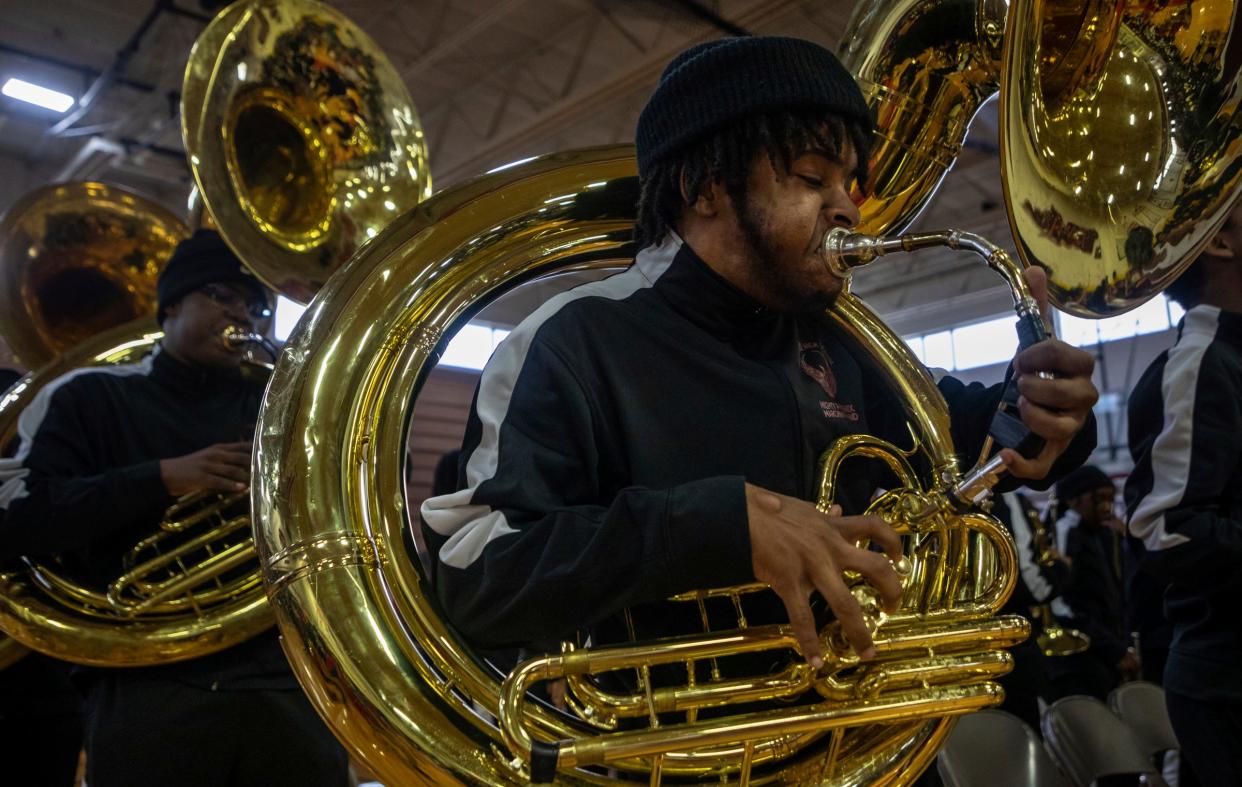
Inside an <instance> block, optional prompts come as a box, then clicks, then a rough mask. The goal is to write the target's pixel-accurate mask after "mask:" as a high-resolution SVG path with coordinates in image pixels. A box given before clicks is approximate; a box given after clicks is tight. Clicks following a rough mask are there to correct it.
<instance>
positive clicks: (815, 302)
mask: <svg viewBox="0 0 1242 787" xmlns="http://www.w3.org/2000/svg"><path fill="white" fill-rule="evenodd" d="M737 213H738V226H739V227H740V228H741V230H742V240H743V241H744V242H745V244H746V252H747V256H748V257H749V258H750V260H751V273H752V275H753V278H754V281H755V283H757V284H758V285H759V286H760V287H761V288H762V289H763V291H764V292H765V293H766V298H765V300H766V301H767V303H768V305H770V306H771V307H772V308H773V309H775V310H776V311H781V312H790V313H794V314H821V313H823V312H824V310H826V309H827V308H828V307H830V306H832V304H833V303H835V302H836V300H837V296H838V295H840V294H841V293H840V290H838V291H836V292H823V291H819V290H811V289H808V287H807V285H806V283H805V282H800V281H799V280H798V277H797V275H796V273H795V272H794V271H793V270H791V268H790V266H789V265H788V264H787V263H786V262H785V260H783V259H782V254H781V253H780V251H779V250H778V249H777V248H776V244H775V243H774V242H773V240H772V233H771V231H770V229H769V222H768V218H767V216H765V215H763V214H762V213H760V211H759V210H757V209H756V208H755V207H754V206H753V205H752V204H751V203H750V200H749V199H748V200H746V203H745V204H743V205H742V206H741V209H740V210H739V211H738V212H737Z"/></svg>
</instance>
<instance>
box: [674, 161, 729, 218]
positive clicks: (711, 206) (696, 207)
mask: <svg viewBox="0 0 1242 787" xmlns="http://www.w3.org/2000/svg"><path fill="white" fill-rule="evenodd" d="M723 193H724V192H723V190H722V189H721V188H720V183H718V182H717V181H715V180H709V181H708V182H706V183H704V184H702V186H700V188H699V193H698V195H697V196H695V197H694V198H693V199H691V196H690V184H689V183H687V182H686V173H685V172H684V171H683V172H682V174H681V198H682V200H683V201H685V202H686V204H687V206H688V207H689V208H690V210H692V211H694V213H695V214H696V215H697V216H699V217H701V218H711V217H713V216H715V215H716V214H717V213H719V212H720V196H721V194H723Z"/></svg>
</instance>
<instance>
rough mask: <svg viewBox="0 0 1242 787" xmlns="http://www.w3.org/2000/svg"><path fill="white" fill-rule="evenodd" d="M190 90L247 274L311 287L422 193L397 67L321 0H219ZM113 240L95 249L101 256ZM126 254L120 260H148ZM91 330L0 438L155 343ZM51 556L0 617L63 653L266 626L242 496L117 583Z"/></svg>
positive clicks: (214, 644) (21, 582) (190, 525)
mask: <svg viewBox="0 0 1242 787" xmlns="http://www.w3.org/2000/svg"><path fill="white" fill-rule="evenodd" d="M182 102H183V103H182V113H183V128H182V132H183V137H184V140H185V145H186V150H187V152H188V154H189V159H190V165H191V169H192V170H193V172H194V175H195V179H196V181H197V184H198V187H199V191H200V198H201V200H202V202H203V203H204V205H205V207H206V211H204V215H205V217H206V218H207V219H210V224H212V225H213V226H214V227H215V228H216V229H218V230H219V232H220V233H221V235H223V236H224V238H225V240H226V241H227V242H228V243H229V245H230V246H231V247H232V248H233V249H234V250H235V251H236V252H237V253H238V256H239V257H240V258H241V259H242V261H243V262H244V263H245V264H246V265H247V267H248V268H250V270H252V271H253V272H254V273H255V274H256V275H257V276H259V277H260V278H261V279H263V281H264V282H265V283H266V284H268V285H269V286H271V287H273V288H274V289H276V290H277V291H278V292H281V293H283V294H284V295H286V296H288V297H291V298H294V299H297V300H301V301H306V300H309V299H310V297H311V296H312V295H313V294H314V292H315V291H316V290H317V289H318V287H319V286H320V285H321V284H322V282H323V281H324V280H325V279H326V278H327V276H328V274H330V273H331V272H332V271H333V270H335V269H336V268H337V267H339V266H340V265H341V264H342V263H344V262H345V261H346V260H347V259H348V258H349V256H350V255H351V254H352V253H353V252H354V251H355V250H356V249H357V248H358V247H359V246H361V245H363V244H364V243H365V242H366V241H367V239H368V238H369V237H370V236H372V235H374V234H376V233H377V232H378V231H379V230H380V229H381V228H382V227H383V226H384V225H385V224H386V223H387V222H388V221H390V220H391V219H392V218H394V217H395V216H396V215H397V213H398V212H400V211H403V210H406V209H408V208H410V207H412V206H413V205H414V204H415V203H416V202H417V201H418V200H419V199H420V198H421V197H422V196H423V195H424V194H425V193H426V192H427V191H428V189H429V176H428V173H427V166H426V147H425V145H424V143H423V139H422V131H421V130H420V129H419V126H418V120H417V117H416V115H415V112H414V107H413V104H412V102H411V101H410V98H409V95H408V93H407V92H406V91H405V89H404V87H403V86H402V85H401V82H400V79H399V77H398V76H397V74H396V72H395V70H394V69H393V67H392V65H391V64H390V63H389V62H388V61H387V60H386V59H385V58H384V56H383V55H382V53H380V51H379V49H378V48H377V47H376V46H375V44H374V43H373V42H372V41H371V40H370V39H369V38H368V37H367V36H366V35H365V34H364V33H362V32H361V31H360V30H359V29H358V28H357V27H356V26H354V25H353V24H352V23H351V22H350V21H349V20H348V19H346V18H345V17H343V16H341V15H340V14H339V13H337V12H336V11H334V10H333V9H331V8H329V7H327V6H325V5H322V4H320V3H315V2H311V1H310V0H288V1H287V2H284V1H282V2H268V1H267V0H246V1H243V2H238V3H235V4H234V5H231V6H229V7H228V8H226V9H225V10H224V11H222V12H221V13H220V15H218V16H217V17H216V18H215V19H214V20H213V21H212V22H211V23H210V24H209V25H208V26H207V28H206V29H205V30H204V32H203V34H202V35H201V36H200V38H199V40H198V42H197V43H196V44H195V47H194V50H193V52H192V53H191V56H190V61H189V64H188V66H187V69H186V75H185V82H184V86H183V91H182ZM100 188H102V187H100ZM174 221H175V220H174ZM204 223H207V222H204ZM178 226H179V227H180V225H179V224H178ZM167 234H168V235H169V236H170V237H169V239H168V240H167V242H166V243H165V245H164V246H162V247H160V250H159V256H158V257H157V258H155V259H154V260H151V261H149V262H147V267H149V268H150V271H149V274H150V281H149V282H148V286H147V289H148V290H150V297H149V299H148V300H147V301H146V302H144V303H143V308H141V309H140V310H139V311H138V313H139V314H146V315H151V314H153V313H154V311H155V303H154V279H155V273H156V271H157V270H158V267H159V265H160V264H162V262H163V261H164V260H166V259H167V257H168V256H169V254H171V252H172V248H173V246H174V245H175V243H176V241H177V240H178V239H179V237H181V236H183V235H184V234H186V232H185V229H184V228H183V227H180V229H179V234H177V235H176V236H173V234H172V233H171V232H168V233H167ZM106 248H107V247H106V246H103V245H102V244H101V245H99V246H97V247H96V246H90V247H89V249H91V250H93V253H95V254H96V255H98V254H101V253H102V252H103V250H105V249H106ZM89 253H92V252H88V253H87V256H89ZM133 256H134V259H133V260H130V259H125V260H122V261H121V262H125V263H133V264H135V265H136V264H137V261H142V260H145V259H146V258H142V260H139V258H138V255H136V254H135V255H133ZM27 289H30V288H27ZM132 289H136V290H137V289H140V288H136V287H135V288H132ZM53 305H54V304H53ZM45 308H51V307H50V306H49V307H45ZM97 333H98V330H92V331H91V335H93V336H94V338H92V339H91V340H90V341H87V342H85V343H83V344H80V345H78V346H76V347H75V348H74V349H72V350H71V351H69V352H67V353H65V354H64V355H62V356H61V357H59V358H58V359H57V360H56V361H55V362H54V363H53V364H51V365H49V366H48V367H46V368H45V369H43V370H40V371H39V372H38V373H37V374H35V375H34V376H32V377H30V378H27V380H25V381H23V383H22V384H19V385H18V386H17V387H15V388H14V390H13V391H12V392H11V393H10V395H9V396H8V397H6V398H5V400H4V401H3V402H0V441H2V440H6V439H8V438H9V437H11V436H12V435H13V434H15V433H16V430H17V428H18V421H19V418H20V416H21V414H22V412H23V411H24V410H25V409H26V407H27V406H28V405H29V404H30V402H31V401H32V400H33V398H34V397H35V395H36V394H37V393H38V392H39V390H41V389H42V388H43V387H44V386H46V385H47V384H49V383H51V382H52V381H53V380H55V379H56V378H58V377H60V376H61V375H63V374H65V373H68V372H71V371H73V370H75V369H79V368H82V367H85V366H90V365H104V364H107V365H113V364H131V363H142V358H143V356H145V355H147V354H148V353H149V352H150V351H151V349H152V348H153V347H154V345H155V343H156V342H157V341H158V340H159V338H160V333H159V332H158V330H157V329H156V327H155V325H154V322H153V320H151V319H150V317H147V318H146V319H145V320H142V321H140V322H138V323H134V324H129V325H126V326H123V327H120V328H117V329H115V330H113V331H110V332H107V333H105V334H104V335H97V336H96V335H94V334H97ZM254 338H257V337H253V336H248V335H247V336H239V335H228V336H223V337H221V340H222V341H227V342H230V343H234V344H236V343H239V342H246V341H250V340H251V339H254ZM65 346H68V345H67V344H66V345H65ZM59 349H64V347H60V348H58V350H59ZM57 562H58V561H56V560H33V559H26V560H25V561H24V563H25V565H24V567H23V568H22V570H20V571H15V572H13V573H10V574H6V575H4V577H3V583H0V628H3V629H4V630H5V631H6V632H8V633H9V634H10V635H11V636H13V637H14V638H15V639H18V640H19V641H21V642H22V643H23V644H26V645H28V646H30V647H33V648H35V649H37V650H41V651H44V652H46V653H49V654H51V655H54V656H57V657H59V658H62V659H66V660H69V661H76V662H82V663H89V664H95V665H100V666H130V665H143V664H156V663H164V662H170V661H178V660H182V659H190V658H196V657H198V656H202V655H206V654H208V653H211V652H214V651H217V650H220V649H222V648H226V647H229V646H230V645H232V644H235V643H237V642H239V641H242V640H244V639H247V638H249V637H251V636H253V635H254V634H256V633H258V632H259V631H261V630H263V629H264V628H267V627H268V626H270V624H271V613H270V610H269V608H268V605H267V602H266V598H265V596H264V591H263V587H262V584H261V582H260V579H259V572H258V569H257V567H256V566H255V561H254V548H253V540H252V538H251V537H250V528H249V511H248V506H247V501H246V497H245V495H232V496H219V495H195V496H192V497H191V498H189V499H184V500H182V501H180V502H179V503H178V504H177V505H175V506H174V507H173V508H171V509H170V510H169V511H168V512H167V515H166V517H165V520H164V522H163V523H161V525H160V526H159V527H158V528H157V529H156V531H155V532H154V533H153V534H152V535H151V536H148V537H146V538H143V539H141V540H140V541H139V542H138V543H136V544H135V545H134V548H133V549H132V550H131V551H130V552H129V554H128V555H127V556H126V558H125V565H124V566H118V575H117V577H116V579H115V580H114V581H112V582H111V583H109V586H108V587H94V586H89V585H85V584H83V583H81V582H78V581H75V580H74V579H73V578H72V577H71V576H69V575H68V574H66V573H65V572H64V571H62V570H60V569H59V567H58V565H57Z"/></svg>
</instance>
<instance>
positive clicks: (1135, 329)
mask: <svg viewBox="0 0 1242 787" xmlns="http://www.w3.org/2000/svg"><path fill="white" fill-rule="evenodd" d="M1184 313H1185V312H1184V311H1183V310H1182V308H1181V307H1180V306H1178V305H1177V304H1176V303H1173V302H1172V301H1170V300H1169V299H1168V298H1166V297H1165V296H1164V295H1163V294H1160V295H1157V296H1156V297H1154V298H1152V299H1151V300H1149V301H1148V302H1147V303H1144V304H1143V305H1142V306H1140V307H1138V308H1137V309H1134V310H1133V311H1128V312H1126V313H1125V314H1119V315H1117V316H1116V317H1108V318H1106V319H1103V320H1087V319H1083V318H1082V317H1074V316H1072V315H1069V314H1064V313H1062V312H1057V333H1058V335H1059V336H1060V337H1061V339H1062V340H1064V341H1065V342H1066V343H1068V344H1072V345H1074V346H1075V347H1087V346H1089V345H1094V344H1099V343H1100V342H1114V341H1117V340H1118V339H1128V338H1130V337H1131V336H1142V335H1143V334H1148V333H1158V332H1159V331H1165V330H1168V329H1169V327H1171V326H1174V325H1177V321H1178V320H1180V319H1181V318H1182V315H1183V314H1184Z"/></svg>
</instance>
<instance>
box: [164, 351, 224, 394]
mask: <svg viewBox="0 0 1242 787" xmlns="http://www.w3.org/2000/svg"><path fill="white" fill-rule="evenodd" d="M151 379H153V380H155V381H156V382H158V383H159V384H160V385H164V386H167V387H168V388H170V389H173V390H175V391H177V392H178V393H180V394H183V395H186V396H188V397H192V398H201V397H204V396H210V395H213V394H216V393H219V392H221V391H227V390H230V389H234V388H237V387H239V386H242V385H244V384H245V381H244V379H243V378H242V376H241V375H240V374H230V373H228V372H226V371H222V370H218V369H209V368H206V367H202V366H193V365H191V364H188V363H184V362H182V361H179V360H177V359H176V358H174V357H172V354H171V353H169V352H167V351H165V350H164V347H163V345H160V346H159V347H157V348H156V349H155V353H154V357H153V358H152V361H151Z"/></svg>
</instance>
